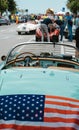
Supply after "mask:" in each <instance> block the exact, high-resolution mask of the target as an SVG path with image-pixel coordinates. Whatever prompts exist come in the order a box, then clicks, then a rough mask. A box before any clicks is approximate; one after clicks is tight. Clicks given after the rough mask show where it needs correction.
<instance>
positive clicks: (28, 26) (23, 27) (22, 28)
mask: <svg viewBox="0 0 79 130" xmlns="http://www.w3.org/2000/svg"><path fill="white" fill-rule="evenodd" d="M36 28H37V24H34V23H31V22H27V23H22V24H20V25H19V26H18V27H17V32H20V33H30V32H31V31H35V30H36Z"/></svg>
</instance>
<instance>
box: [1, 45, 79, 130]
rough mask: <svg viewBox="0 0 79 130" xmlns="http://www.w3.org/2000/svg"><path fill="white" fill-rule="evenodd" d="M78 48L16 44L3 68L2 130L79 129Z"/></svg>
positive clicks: (2, 65) (3, 57) (5, 60)
mask: <svg viewBox="0 0 79 130" xmlns="http://www.w3.org/2000/svg"><path fill="white" fill-rule="evenodd" d="M78 53H79V52H78V49H77V48H75V47H73V46H70V45H66V44H65V43H64V44H61V43H52V42H50V43H48V42H44V43H43V42H35V43H32V42H31V43H27V42H26V43H21V44H18V45H16V46H14V47H13V48H12V49H11V50H10V52H9V53H8V55H7V56H2V60H3V62H2V64H1V67H0V129H1V130H5V129H7V130H27V129H29V130H64V129H65V130H72V129H73V130H79V59H78V55H77V54H78Z"/></svg>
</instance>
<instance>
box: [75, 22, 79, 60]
mask: <svg viewBox="0 0 79 130" xmlns="http://www.w3.org/2000/svg"><path fill="white" fill-rule="evenodd" d="M75 41H76V47H77V49H78V50H79V23H78V27H77V28H76V31H75ZM76 57H78V58H79V52H78V51H76Z"/></svg>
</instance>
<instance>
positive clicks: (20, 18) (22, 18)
mask: <svg viewBox="0 0 79 130" xmlns="http://www.w3.org/2000/svg"><path fill="white" fill-rule="evenodd" d="M25 22H27V19H26V18H25V17H19V18H18V23H25Z"/></svg>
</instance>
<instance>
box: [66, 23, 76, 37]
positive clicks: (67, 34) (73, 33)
mask: <svg viewBox="0 0 79 130" xmlns="http://www.w3.org/2000/svg"><path fill="white" fill-rule="evenodd" d="M75 30H76V26H75V25H73V26H72V35H73V39H75ZM64 36H65V38H66V39H68V36H69V33H68V28H67V26H66V28H65V30H64Z"/></svg>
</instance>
